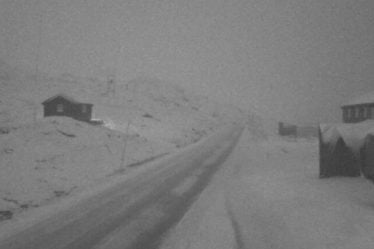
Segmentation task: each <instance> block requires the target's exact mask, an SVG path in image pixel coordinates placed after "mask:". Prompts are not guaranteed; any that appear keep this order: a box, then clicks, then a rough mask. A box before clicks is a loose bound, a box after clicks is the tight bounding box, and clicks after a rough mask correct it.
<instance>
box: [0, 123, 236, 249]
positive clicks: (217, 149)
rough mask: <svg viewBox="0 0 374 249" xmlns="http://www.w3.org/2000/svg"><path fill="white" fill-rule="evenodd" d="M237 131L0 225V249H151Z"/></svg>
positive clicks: (231, 143) (228, 150)
mask: <svg viewBox="0 0 374 249" xmlns="http://www.w3.org/2000/svg"><path fill="white" fill-rule="evenodd" d="M241 132H242V126H235V127H227V128H226V129H223V130H222V131H221V132H219V133H216V134H215V135H213V136H211V137H209V138H207V139H206V140H204V141H201V142H199V143H197V144H195V145H193V146H191V147H189V148H187V149H185V150H183V151H181V152H180V153H177V154H176V155H173V156H170V157H168V158H165V159H164V160H162V161H161V162H160V163H158V164H155V165H154V166H153V167H150V168H148V170H145V171H143V172H141V173H138V174H136V175H135V174H134V175H133V176H131V175H127V180H125V181H120V182H118V183H117V184H114V185H113V186H111V187H109V188H106V189H104V190H103V191H98V192H97V193H95V192H94V193H91V195H90V196H88V197H87V196H86V197H84V198H83V199H81V200H79V201H78V202H75V204H73V205H66V207H67V208H65V209H63V210H62V211H60V212H57V213H56V214H53V215H50V216H49V217H43V216H40V217H41V218H40V220H37V219H36V220H33V219H34V218H33V217H31V218H30V219H29V220H28V221H29V222H27V221H25V222H24V221H22V220H21V221H20V222H18V223H19V224H18V227H17V226H15V227H16V229H10V230H11V231H9V230H8V229H7V227H6V226H5V227H1V228H0V248H4V249H5V248H6V249H47V248H48V249H51V248H53V249H58V248H61V249H62V248H65V249H66V248H69V249H82V248H95V249H99V248H155V247H157V245H158V244H159V242H160V241H161V240H160V239H161V236H162V235H163V234H164V233H165V232H166V231H167V230H168V229H169V228H170V227H172V226H173V224H175V223H176V222H178V221H179V220H180V218H181V217H182V216H183V215H184V213H185V212H186V210H187V209H188V208H189V207H190V205H191V204H192V203H193V202H194V200H195V198H196V196H198V194H199V193H201V191H202V190H203V189H204V188H205V187H206V186H207V185H208V184H209V182H210V179H211V177H212V176H213V175H214V173H215V172H216V171H217V170H218V169H219V167H220V166H221V165H222V162H223V161H224V160H225V159H226V158H227V156H228V155H229V154H230V153H231V151H232V149H233V148H234V145H235V144H236V143H237V141H238V138H239V136H240V134H241ZM72 203H74V201H72ZM68 204H69V203H68ZM45 208H46V209H48V210H49V211H50V209H51V208H50V207H45ZM52 213H53V212H52ZM30 221H31V222H30ZM29 223H31V224H29ZM16 225H17V224H16ZM22 225H25V226H26V227H25V228H23V227H22ZM9 227H10V228H12V227H11V226H9ZM1 232H6V233H7V235H4V234H1Z"/></svg>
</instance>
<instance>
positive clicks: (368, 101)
mask: <svg viewBox="0 0 374 249" xmlns="http://www.w3.org/2000/svg"><path fill="white" fill-rule="evenodd" d="M342 112H343V122H344V123H357V122H361V121H364V120H367V119H374V92H371V93H367V94H365V95H362V96H360V97H358V98H356V99H353V100H352V101H350V102H348V103H346V104H344V105H343V106H342Z"/></svg>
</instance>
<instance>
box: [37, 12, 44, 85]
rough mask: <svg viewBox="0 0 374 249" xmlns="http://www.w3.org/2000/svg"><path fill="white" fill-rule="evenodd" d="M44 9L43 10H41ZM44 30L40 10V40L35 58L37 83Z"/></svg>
mask: <svg viewBox="0 0 374 249" xmlns="http://www.w3.org/2000/svg"><path fill="white" fill-rule="evenodd" d="M41 11H42V10H41ZM42 32H43V13H42V12H40V13H39V15H38V34H37V35H38V37H37V38H38V40H37V44H36V58H35V84H38V80H39V60H40V53H41V45H42V34H43V33H42Z"/></svg>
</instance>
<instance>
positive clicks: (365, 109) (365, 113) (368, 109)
mask: <svg viewBox="0 0 374 249" xmlns="http://www.w3.org/2000/svg"><path fill="white" fill-rule="evenodd" d="M364 118H365V119H366V118H370V108H369V107H368V106H365V107H364Z"/></svg>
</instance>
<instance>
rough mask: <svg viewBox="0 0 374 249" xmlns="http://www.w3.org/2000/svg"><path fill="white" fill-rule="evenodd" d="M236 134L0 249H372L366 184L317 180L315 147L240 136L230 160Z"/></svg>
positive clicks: (373, 226) (373, 198)
mask: <svg viewBox="0 0 374 249" xmlns="http://www.w3.org/2000/svg"><path fill="white" fill-rule="evenodd" d="M240 134H241V128H240V127H236V128H234V129H226V130H225V131H224V132H221V133H219V134H216V135H215V136H213V137H210V138H208V139H207V140H206V141H202V142H201V143H198V144H196V145H194V146H191V147H190V148H188V149H187V150H185V151H183V153H179V154H178V155H175V156H172V157H168V158H167V159H165V160H163V163H162V164H157V165H155V166H152V167H150V168H148V169H147V170H145V171H144V172H140V173H139V174H137V175H136V176H134V177H130V178H129V179H128V180H127V181H124V182H122V181H120V182H119V184H114V185H113V187H111V188H109V189H108V190H106V191H103V192H99V193H96V194H94V195H93V197H90V198H86V200H84V201H82V202H78V203H76V204H74V205H72V206H71V207H70V208H68V209H66V210H65V211H63V212H60V213H59V214H58V215H57V216H51V217H50V218H49V219H46V220H44V221H43V222H41V223H37V222H34V223H36V225H33V226H28V228H26V229H23V230H22V229H21V232H20V233H17V234H16V235H12V236H6V237H4V236H1V231H4V230H1V227H0V241H2V242H0V248H4V249H5V248H6V249H8V248H9V249H11V248H17V249H20V248H22V249H23V248H25V249H26V248H27V249H34V248H35V249H36V248H38V249H43V248H57V249H58V248H65V249H66V248H69V249H71V248H77V249H78V248H94V249H104V248H105V249H116V248H139V249H140V248H141V249H153V248H161V249H202V248H204V249H210V248H212V249H213V248H214V249H216V248H224V249H226V248H228V249H230V248H233V249H249V248H255V249H269V248H280V249H281V248H284V249H303V248H305V249H328V248H329V249H332V248H334V249H352V248H355V249H369V248H370V249H371V248H373V246H374V235H373V231H374V186H373V185H372V183H370V182H368V181H366V180H365V179H363V178H331V179H319V178H318V145H317V141H311V140H309V141H308V140H298V141H287V140H282V139H280V138H270V139H269V140H267V141H255V140H254V139H253V138H251V135H250V133H249V132H248V131H247V130H245V131H244V132H243V133H242V135H241V137H240V140H239V142H238V144H237V145H236V146H235V147H234V150H233V151H232V149H233V145H235V143H236V141H237V138H238V137H239V135H240ZM231 151H232V153H231V154H230V152H231ZM1 238H3V239H1Z"/></svg>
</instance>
